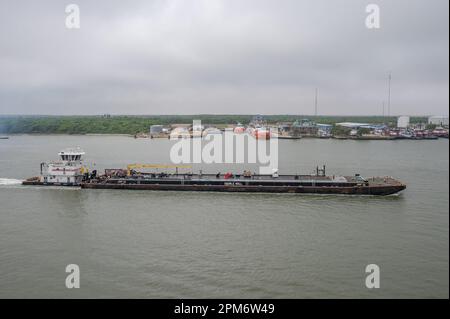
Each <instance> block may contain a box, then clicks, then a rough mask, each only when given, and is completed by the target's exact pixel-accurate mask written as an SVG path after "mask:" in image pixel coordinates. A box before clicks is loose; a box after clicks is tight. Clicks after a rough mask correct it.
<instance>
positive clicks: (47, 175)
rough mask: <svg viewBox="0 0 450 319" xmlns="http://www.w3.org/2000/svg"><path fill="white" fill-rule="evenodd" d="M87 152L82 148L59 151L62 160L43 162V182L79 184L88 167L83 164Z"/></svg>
mask: <svg viewBox="0 0 450 319" xmlns="http://www.w3.org/2000/svg"><path fill="white" fill-rule="evenodd" d="M84 154H85V153H84V152H83V150H81V149H80V148H71V149H65V150H62V151H61V152H59V153H58V155H59V157H60V160H59V161H55V162H49V163H42V164H41V182H42V183H48V184H62V185H79V184H80V183H81V182H82V180H83V176H84V174H85V173H87V169H86V168H85V167H84V166H83V164H82V156H83V155H84Z"/></svg>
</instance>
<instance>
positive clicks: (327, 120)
mask: <svg viewBox="0 0 450 319" xmlns="http://www.w3.org/2000/svg"><path fill="white" fill-rule="evenodd" d="M252 118H253V115H205V114H200V115H155V116H145V115H143V116H138V115H135V116H132V115H127V116H125V115H117V116H109V115H108V116H0V133H3V134H23V133H25V134H88V133H90V134H94V133H96V134H136V133H139V132H148V130H149V127H150V125H154V124H162V125H169V124H177V123H192V121H193V120H194V119H196V120H201V121H202V123H204V124H214V125H224V124H236V123H238V122H240V123H243V124H248V123H249V122H250V121H251V119H252ZM264 118H265V119H266V120H267V121H268V122H269V123H277V122H293V121H295V120H301V119H304V118H308V119H310V120H313V121H315V122H317V123H323V124H335V123H338V122H363V123H391V124H393V123H395V122H396V118H395V117H390V118H387V117H381V116H301V115H267V116H264ZM418 122H426V118H424V117H412V118H411V123H418ZM334 129H335V130H336V129H337V128H334Z"/></svg>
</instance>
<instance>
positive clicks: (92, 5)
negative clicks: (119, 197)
mask: <svg viewBox="0 0 450 319" xmlns="http://www.w3.org/2000/svg"><path fill="white" fill-rule="evenodd" d="M73 2H74V3H76V4H78V5H79V6H80V9H81V29H79V30H68V29H66V28H65V25H64V21H65V16H66V14H65V12H64V8H65V5H66V4H65V3H61V1H50V0H45V1H39V2H32V3H29V2H26V1H13V0H3V1H2V2H0V24H1V28H0V39H1V41H0V70H1V72H0V114H101V113H112V114H194V113H246V114H248V113H264V114H274V113H275V114H276V113H290V114H311V113H313V109H314V107H313V100H314V88H315V87H318V88H319V92H320V95H319V113H321V114H357V115H363V114H381V112H382V107H381V105H382V101H383V100H385V99H386V98H387V74H388V72H389V71H391V72H392V76H393V81H392V113H393V114H412V115H413V114H448V103H449V99H448V78H449V74H448V69H449V65H448V56H449V52H448V39H449V34H448V1H446V0H432V1H425V0H394V1H392V0H391V1H387V0H384V1H372V3H377V4H379V6H380V8H381V29H378V30H369V29H367V28H366V27H365V24H364V21H365V18H366V13H365V6H366V5H367V4H368V3H369V2H366V1H361V0H342V1H339V2H338V1H331V0H327V1H324V0H319V1H312V0H308V1H300V0H281V1H274V0H270V1H269V0H265V1H261V0H246V1H242V0H222V1H219V0H191V1H185V0H166V1H162V0H157V1H133V2H129V3H125V2H123V1H95V2H94V1H85V0H84V1H81V0H78V1H77V0H75V1H73Z"/></svg>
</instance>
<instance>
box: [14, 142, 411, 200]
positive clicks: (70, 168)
mask: <svg viewBox="0 0 450 319" xmlns="http://www.w3.org/2000/svg"><path fill="white" fill-rule="evenodd" d="M59 155H60V158H61V160H60V161H58V162H51V163H49V164H46V163H42V164H41V175H40V176H37V177H33V178H30V179H27V180H26V181H24V182H23V184H24V185H36V186H76V187H81V188H82V189H130V190H154V191H196V192H200V191H201V192H244V193H297V194H342V195H391V194H396V193H399V192H401V191H402V190H404V189H405V188H406V185H405V184H403V183H402V182H400V181H399V180H397V179H395V178H393V177H390V176H384V177H370V178H364V177H362V176H361V175H359V174H355V175H353V176H336V175H333V176H327V175H326V174H325V166H323V167H322V168H319V167H317V168H316V172H315V174H311V175H301V174H294V175H279V174H278V172H276V171H275V172H274V173H273V174H272V175H257V174H253V173H251V172H250V171H244V172H243V173H242V174H232V173H225V174H222V173H217V174H203V173H202V172H201V171H199V172H198V173H195V174H194V173H192V172H189V171H188V172H187V173H180V172H179V169H183V168H188V169H189V168H191V166H181V165H154V164H131V165H128V167H127V168H126V169H106V170H105V172H104V174H101V175H97V172H96V171H95V170H94V171H92V173H90V172H89V171H88V169H87V168H85V167H84V166H83V165H82V162H81V156H82V155H84V152H83V151H81V150H79V149H71V150H65V151H61V152H60V153H59ZM173 168H175V172H172V173H167V171H163V172H160V171H159V172H141V171H138V169H157V170H160V169H166V170H169V169H173Z"/></svg>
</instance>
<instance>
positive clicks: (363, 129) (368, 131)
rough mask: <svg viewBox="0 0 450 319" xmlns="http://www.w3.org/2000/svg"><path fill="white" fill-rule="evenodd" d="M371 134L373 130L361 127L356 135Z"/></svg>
mask: <svg viewBox="0 0 450 319" xmlns="http://www.w3.org/2000/svg"><path fill="white" fill-rule="evenodd" d="M370 132H371V129H369V128H365V127H360V128H359V129H358V131H357V132H356V135H358V136H363V135H364V134H370Z"/></svg>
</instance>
